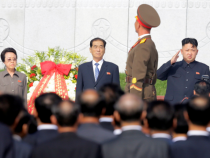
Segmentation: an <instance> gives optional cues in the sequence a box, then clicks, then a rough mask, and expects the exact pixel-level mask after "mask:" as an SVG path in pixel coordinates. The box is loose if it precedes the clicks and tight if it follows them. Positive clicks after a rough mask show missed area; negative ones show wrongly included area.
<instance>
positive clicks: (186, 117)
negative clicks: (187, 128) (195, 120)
mask: <svg viewBox="0 0 210 158" xmlns="http://www.w3.org/2000/svg"><path fill="white" fill-rule="evenodd" d="M184 118H185V120H186V121H187V122H188V121H189V115H188V113H187V111H184Z"/></svg>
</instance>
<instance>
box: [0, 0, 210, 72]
mask: <svg viewBox="0 0 210 158" xmlns="http://www.w3.org/2000/svg"><path fill="white" fill-rule="evenodd" d="M142 3H147V4H150V5H152V6H153V7H154V8H155V9H156V10H157V11H158V13H159V15H160V18H161V25H160V26H159V27H158V28H154V29H152V32H151V34H152V39H153V40H154V41H155V43H156V47H157V50H158V53H159V66H161V65H162V64H163V63H165V62H166V61H168V60H169V59H171V57H172V56H173V55H174V54H175V53H176V52H177V51H178V50H179V49H180V48H181V40H182V39H183V38H185V37H194V38H196V39H197V40H198V42H199V54H198V56H197V60H198V61H201V62H204V63H206V64H208V65H210V51H209V50H210V0H0V51H2V50H3V49H4V48H6V47H14V48H15V49H16V50H17V51H18V57H19V61H18V62H21V58H24V57H26V56H27V55H32V54H33V52H34V50H38V51H46V50H47V49H48V47H55V46H60V47H61V48H64V49H67V50H72V51H75V52H77V53H79V54H82V55H84V56H86V57H88V60H91V54H90V53H89V42H90V40H91V39H92V38H94V37H97V36H99V37H102V38H104V39H106V41H107V47H106V54H105V57H104V59H105V60H107V61H111V62H114V63H116V64H117V65H119V67H120V71H121V72H123V71H124V68H125V63H126V58H127V52H128V50H129V48H130V47H131V46H132V45H133V44H134V43H135V42H136V41H137V39H138V36H137V34H136V33H135V30H134V22H135V16H136V10H137V7H138V6H139V5H140V4H142ZM180 60H181V57H180ZM0 66H1V67H3V64H2V63H1V64H0Z"/></svg>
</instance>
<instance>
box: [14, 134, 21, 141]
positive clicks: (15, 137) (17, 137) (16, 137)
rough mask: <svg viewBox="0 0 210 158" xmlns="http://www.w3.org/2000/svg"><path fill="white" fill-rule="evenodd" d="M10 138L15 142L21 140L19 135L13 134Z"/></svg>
mask: <svg viewBox="0 0 210 158" xmlns="http://www.w3.org/2000/svg"><path fill="white" fill-rule="evenodd" d="M12 137H13V139H15V140H17V141H21V140H22V138H21V137H20V136H19V135H17V134H14V135H13V136H12Z"/></svg>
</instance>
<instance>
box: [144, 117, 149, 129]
mask: <svg viewBox="0 0 210 158" xmlns="http://www.w3.org/2000/svg"><path fill="white" fill-rule="evenodd" d="M143 121H144V127H145V128H149V123H148V120H147V119H144V120H143Z"/></svg>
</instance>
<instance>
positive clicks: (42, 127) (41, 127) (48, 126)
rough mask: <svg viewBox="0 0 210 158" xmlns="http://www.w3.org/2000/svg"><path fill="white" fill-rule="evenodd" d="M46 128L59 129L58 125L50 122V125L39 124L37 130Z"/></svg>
mask: <svg viewBox="0 0 210 158" xmlns="http://www.w3.org/2000/svg"><path fill="white" fill-rule="evenodd" d="M45 129H54V130H57V129H58V127H57V126H56V125H52V124H48V125H39V126H38V127H37V130H38V131H40V130H45Z"/></svg>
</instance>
